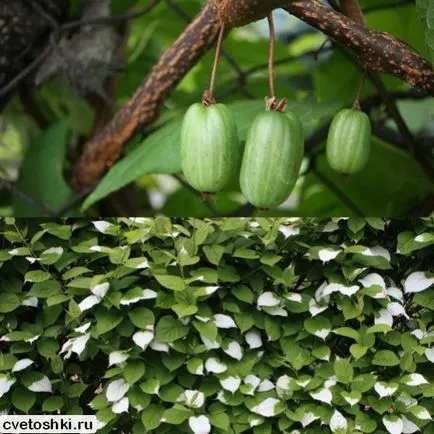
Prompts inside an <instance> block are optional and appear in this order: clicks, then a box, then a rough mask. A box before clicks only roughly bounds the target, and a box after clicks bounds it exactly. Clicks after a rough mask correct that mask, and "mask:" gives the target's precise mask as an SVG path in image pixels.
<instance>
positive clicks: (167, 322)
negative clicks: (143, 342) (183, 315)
mask: <svg viewBox="0 0 434 434" xmlns="http://www.w3.org/2000/svg"><path fill="white" fill-rule="evenodd" d="M155 333H156V336H157V339H158V340H159V341H161V342H174V341H176V340H177V339H181V338H183V337H184V336H186V335H187V333H188V327H187V326H185V325H184V324H182V323H181V322H180V321H178V320H177V319H175V318H173V317H171V316H163V318H161V319H160V321H159V322H158V324H157V327H156V329H155Z"/></svg>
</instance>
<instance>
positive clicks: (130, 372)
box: [123, 360, 146, 384]
mask: <svg viewBox="0 0 434 434" xmlns="http://www.w3.org/2000/svg"><path fill="white" fill-rule="evenodd" d="M145 370H146V368H145V364H144V363H143V362H142V361H141V360H132V361H130V362H128V363H127V365H126V366H125V368H123V375H124V378H125V380H127V382H128V383H129V384H134V383H135V382H137V381H139V380H140V379H141V378H142V377H143V375H145Z"/></svg>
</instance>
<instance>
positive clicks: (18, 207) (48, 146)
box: [14, 120, 74, 217]
mask: <svg viewBox="0 0 434 434" xmlns="http://www.w3.org/2000/svg"><path fill="white" fill-rule="evenodd" d="M68 128H69V122H68V121H64V120H62V121H60V122H58V123H56V124H54V125H53V126H52V127H51V128H49V129H48V130H47V131H46V132H45V133H44V134H43V135H42V136H40V137H39V138H37V139H36V140H35V141H34V142H33V143H30V145H29V150H28V151H27V154H26V156H25V158H24V162H23V164H22V166H21V170H20V178H19V180H18V183H17V187H18V189H19V190H20V191H22V192H24V193H26V194H27V195H29V196H31V197H32V198H33V199H35V200H37V201H38V202H39V203H41V204H43V205H44V206H46V207H48V208H49V209H50V210H52V211H56V210H57V209H59V208H60V207H61V206H62V205H64V204H65V203H66V202H68V201H69V200H71V199H72V197H73V196H74V193H73V191H72V190H71V188H70V187H69V185H68V184H67V183H66V182H65V180H64V178H63V173H62V172H63V164H64V162H65V157H66V147H67V140H66V136H67V132H68ZM14 214H15V215H18V216H21V217H41V216H42V213H41V211H40V210H39V209H37V208H34V207H32V206H30V205H29V203H28V202H27V201H25V200H24V199H23V198H22V196H20V195H15V196H14Z"/></svg>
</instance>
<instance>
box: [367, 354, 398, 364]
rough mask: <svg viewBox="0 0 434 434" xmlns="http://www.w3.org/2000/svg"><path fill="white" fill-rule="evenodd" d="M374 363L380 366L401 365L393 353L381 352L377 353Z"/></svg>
mask: <svg viewBox="0 0 434 434" xmlns="http://www.w3.org/2000/svg"><path fill="white" fill-rule="evenodd" d="M372 363H373V364H374V365H379V366H396V365H399V358H398V356H397V355H396V354H395V353H394V352H393V351H390V350H380V351H377V352H376V353H375V356H374V358H373V359H372Z"/></svg>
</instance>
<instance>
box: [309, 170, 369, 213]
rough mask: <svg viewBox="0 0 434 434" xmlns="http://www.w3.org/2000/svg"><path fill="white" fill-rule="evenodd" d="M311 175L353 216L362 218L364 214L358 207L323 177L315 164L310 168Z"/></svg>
mask: <svg viewBox="0 0 434 434" xmlns="http://www.w3.org/2000/svg"><path fill="white" fill-rule="evenodd" d="M311 173H313V174H314V175H315V176H316V177H317V178H318V179H319V180H320V181H321V183H322V184H324V186H325V187H327V188H328V189H329V190H330V191H331V192H332V193H333V194H334V195H335V196H337V197H338V198H339V200H340V201H341V202H342V203H343V204H344V205H346V206H347V207H348V208H349V209H350V210H351V211H352V212H354V214H355V215H357V216H358V217H362V216H364V215H365V213H364V212H363V211H362V210H361V209H360V208H359V206H358V205H357V204H356V203H355V202H353V201H352V200H351V199H350V198H349V197H348V196H347V195H346V194H345V193H344V192H343V191H342V190H340V189H339V188H338V187H337V186H336V185H335V184H334V183H333V182H332V181H330V180H329V179H328V178H327V177H325V176H324V174H322V173H321V172H320V171H319V170H318V169H317V168H316V165H315V163H314V162H313V166H312V168H311Z"/></svg>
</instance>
